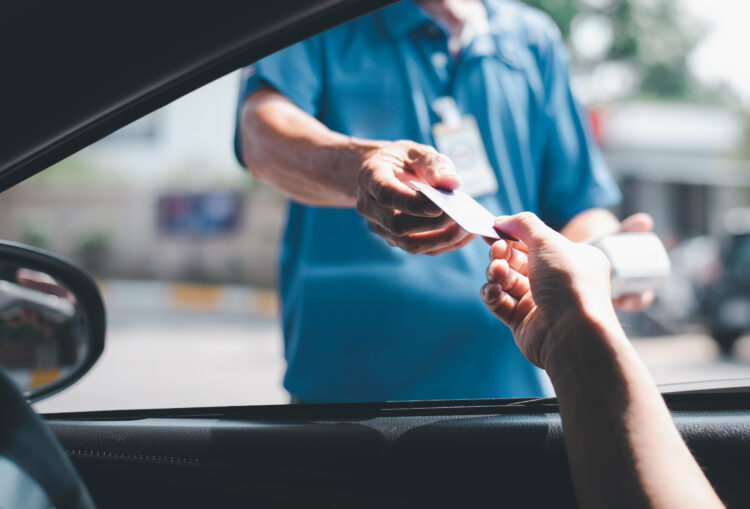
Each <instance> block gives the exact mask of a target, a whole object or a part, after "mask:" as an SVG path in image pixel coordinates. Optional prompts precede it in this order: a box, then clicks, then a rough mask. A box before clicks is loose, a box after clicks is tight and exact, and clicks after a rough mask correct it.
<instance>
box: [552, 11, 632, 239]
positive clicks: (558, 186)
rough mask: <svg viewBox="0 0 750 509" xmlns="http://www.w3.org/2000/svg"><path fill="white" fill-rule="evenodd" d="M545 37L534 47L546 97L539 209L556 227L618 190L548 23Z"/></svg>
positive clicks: (614, 200)
mask: <svg viewBox="0 0 750 509" xmlns="http://www.w3.org/2000/svg"><path fill="white" fill-rule="evenodd" d="M546 35H547V37H546V38H545V39H546V41H545V42H546V44H544V45H540V47H539V48H538V51H539V53H538V58H539V62H540V68H541V72H542V77H543V81H544V89H545V94H544V96H545V101H546V102H545V104H544V107H543V109H542V112H543V113H542V115H543V119H542V122H544V123H545V124H546V129H543V132H544V133H545V135H546V140H545V143H544V145H543V147H544V149H543V150H544V155H543V157H542V165H543V167H542V178H541V187H540V192H541V196H540V212H541V216H542V218H543V219H544V221H545V222H546V223H547V224H549V225H550V226H552V227H554V228H557V229H559V228H562V227H563V226H565V224H566V223H567V222H568V221H569V220H570V219H571V218H573V216H575V215H576V214H578V213H579V212H582V211H584V210H586V209H590V208H594V207H612V206H615V205H617V204H618V203H619V202H620V200H621V194H620V191H619V189H618V187H617V184H616V183H615V181H614V179H613V178H612V176H611V174H610V172H609V169H608V167H607V164H606V162H605V161H604V158H603V157H602V154H601V152H600V150H599V147H598V146H597V144H596V141H595V140H594V137H593V136H592V132H591V126H590V123H589V118H588V115H587V114H586V112H585V111H584V110H583V108H581V107H580V106H579V105H578V103H577V102H576V100H575V98H574V97H573V92H572V90H571V88H570V77H569V73H568V58H567V54H566V51H565V49H564V47H563V44H562V40H561V38H560V35H559V31H558V30H557V27H556V26H554V25H553V24H552V22H551V21H550V23H549V26H548V28H547V30H546Z"/></svg>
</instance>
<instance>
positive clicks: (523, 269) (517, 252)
mask: <svg viewBox="0 0 750 509" xmlns="http://www.w3.org/2000/svg"><path fill="white" fill-rule="evenodd" d="M520 246H523V247H524V248H525V247H526V246H525V245H524V244H523V243H522V242H509V241H507V240H498V241H497V242H495V243H494V244H492V247H491V248H490V260H497V259H501V258H502V259H505V260H508V265H510V267H511V268H512V269H513V270H516V271H518V272H520V273H521V274H524V275H527V274H528V264H529V256H528V254H527V253H526V251H523V250H521V249H519V247H520Z"/></svg>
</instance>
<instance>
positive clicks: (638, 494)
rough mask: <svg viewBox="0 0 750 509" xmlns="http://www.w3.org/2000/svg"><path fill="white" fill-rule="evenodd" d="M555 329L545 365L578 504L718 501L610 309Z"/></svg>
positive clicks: (700, 503)
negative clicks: (556, 335)
mask: <svg viewBox="0 0 750 509" xmlns="http://www.w3.org/2000/svg"><path fill="white" fill-rule="evenodd" d="M556 332H557V333H559V335H560V337H559V338H558V340H557V345H558V346H557V347H556V348H553V349H552V350H554V351H553V352H552V353H550V354H549V356H548V357H549V358H548V360H547V362H548V365H547V368H548V372H549V374H550V378H551V380H552V383H553V385H554V387H555V390H556V393H557V398H558V401H559V404H560V413H561V416H562V422H563V429H564V432H565V442H566V449H567V451H568V458H569V462H570V465H571V471H572V473H573V481H574V484H575V486H576V492H577V494H578V497H579V503H580V505H581V507H664V508H666V507H675V508H677V507H679V508H685V507H701V508H707V507H721V506H722V505H721V502H720V501H719V500H718V498H717V497H716V495H715V493H714V492H713V490H712V489H711V486H710V485H709V483H708V481H707V480H706V478H705V476H704V475H703V473H702V471H701V470H700V468H699V467H698V465H697V463H696V462H695V460H694V459H693V457H692V456H691V454H690V452H689V451H688V449H687V447H686V446H685V444H684V442H683V441H682V439H681V437H680V436H679V433H678V432H677V429H676V428H675V426H674V424H673V423H672V420H671V416H670V414H669V411H668V409H667V407H666V405H665V404H664V401H663V400H662V398H661V395H660V394H659V393H658V391H657V389H656V386H655V385H654V384H653V382H652V381H651V378H650V376H649V374H648V372H647V371H646V368H645V366H644V365H643V363H642V362H641V361H640V359H639V358H638V356H637V354H636V353H635V351H634V350H633V348H632V346H631V345H630V343H629V342H628V341H627V338H626V337H625V335H624V333H623V332H622V329H621V327H620V326H619V323H618V322H617V320H616V317H615V316H614V312H612V314H611V316H607V317H605V318H604V319H601V318H597V319H587V320H585V321H584V322H583V325H576V326H571V327H570V329H569V330H568V331H562V330H561V331H556ZM563 342H565V344H564V346H563V344H562V343H563Z"/></svg>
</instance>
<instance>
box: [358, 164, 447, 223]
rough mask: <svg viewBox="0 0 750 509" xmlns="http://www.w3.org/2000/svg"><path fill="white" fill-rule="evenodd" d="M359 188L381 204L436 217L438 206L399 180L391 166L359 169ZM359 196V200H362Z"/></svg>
mask: <svg viewBox="0 0 750 509" xmlns="http://www.w3.org/2000/svg"><path fill="white" fill-rule="evenodd" d="M359 178H360V182H359V184H360V188H362V189H364V190H365V191H366V192H367V194H369V195H370V197H372V199H374V200H375V201H376V202H378V203H379V204H380V205H381V206H383V207H386V208H389V209H395V210H400V211H402V212H405V213H407V214H410V215H412V216H421V217H437V216H439V215H440V214H442V213H443V211H442V210H440V207H438V206H437V205H435V204H434V203H432V202H431V201H430V200H429V199H428V198H427V197H426V196H424V195H423V194H422V193H420V192H419V191H417V190H416V189H412V188H411V187H409V186H408V185H406V184H405V183H404V182H401V181H400V180H399V179H398V178H397V177H396V176H395V174H394V172H393V169H392V168H381V169H376V170H370V169H365V170H363V171H360V177H359ZM364 199H365V198H364V197H360V200H358V201H361V200H364Z"/></svg>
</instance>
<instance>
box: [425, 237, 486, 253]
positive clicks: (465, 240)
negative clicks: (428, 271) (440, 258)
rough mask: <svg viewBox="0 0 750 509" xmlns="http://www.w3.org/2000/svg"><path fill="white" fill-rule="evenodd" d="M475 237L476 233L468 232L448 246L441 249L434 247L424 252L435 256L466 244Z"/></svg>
mask: <svg viewBox="0 0 750 509" xmlns="http://www.w3.org/2000/svg"><path fill="white" fill-rule="evenodd" d="M476 237H477V236H476V235H473V234H469V235H466V236H465V237H464V238H463V239H461V240H459V241H458V242H456V243H455V244H452V245H450V246H448V247H444V248H441V249H436V250H434V251H427V252H425V253H424V254H426V255H429V256H437V255H439V254H443V253H447V252H448V251H453V250H455V249H461V248H462V247H464V246H465V245H466V244H468V243H469V242H471V241H472V240H474V239H475V238H476Z"/></svg>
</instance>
